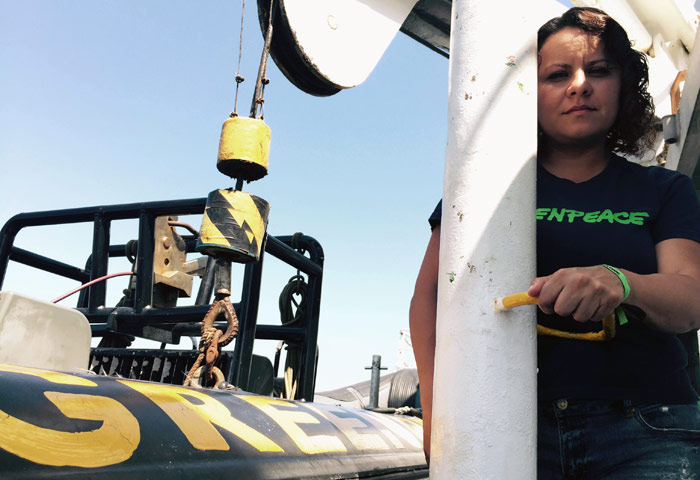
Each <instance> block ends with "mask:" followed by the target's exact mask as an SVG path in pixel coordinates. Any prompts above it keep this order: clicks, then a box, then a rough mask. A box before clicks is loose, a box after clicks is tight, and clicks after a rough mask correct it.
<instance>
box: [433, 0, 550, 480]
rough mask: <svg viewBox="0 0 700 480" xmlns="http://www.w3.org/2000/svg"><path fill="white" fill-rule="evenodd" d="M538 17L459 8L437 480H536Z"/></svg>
mask: <svg viewBox="0 0 700 480" xmlns="http://www.w3.org/2000/svg"><path fill="white" fill-rule="evenodd" d="M536 8H537V7H533V5H532V3H531V2H523V1H522V0H501V1H498V2H495V1H478V0H453V1H452V24H451V25H452V27H451V30H452V37H451V42H450V43H451V44H450V84H449V108H448V116H449V120H448V122H449V123H448V129H449V133H448V140H447V155H446V167H445V187H444V195H443V207H442V212H443V214H442V227H441V243H440V278H439V288H438V292H439V294H438V320H437V342H436V343H437V344H436V361H435V381H434V382H435V387H434V388H435V390H434V402H433V408H434V410H433V424H432V425H433V430H432V448H431V469H430V477H431V478H433V479H446V480H447V479H449V480H453V479H457V478H458V479H478V480H487V479H494V480H502V479H512V478H517V479H524V480H527V479H533V480H534V479H535V478H536V445H537V424H536V421H537V412H536V407H537V398H536V331H535V322H536V320H535V307H522V308H520V309H516V310H513V311H509V312H500V313H497V312H495V311H494V304H493V301H494V298H495V297H502V296H505V295H507V294H510V293H515V292H519V291H524V290H527V288H528V286H529V284H530V281H531V280H532V279H533V278H534V277H535V176H536V163H535V155H536V143H537V142H536V140H537V133H536V132H537V126H536V125H537V123H536V122H537V120H536V98H537V80H536V63H537V58H536V45H535V37H536V31H537V27H538V25H537V24H535V23H534V22H533V21H529V20H528V19H532V17H537V20H540V19H541V17H540V16H539V15H533V10H534V9H536Z"/></svg>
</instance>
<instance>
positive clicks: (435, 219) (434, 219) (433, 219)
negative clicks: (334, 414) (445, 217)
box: [428, 200, 442, 230]
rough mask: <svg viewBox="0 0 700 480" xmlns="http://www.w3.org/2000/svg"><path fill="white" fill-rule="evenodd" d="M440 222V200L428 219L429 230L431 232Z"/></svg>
mask: <svg viewBox="0 0 700 480" xmlns="http://www.w3.org/2000/svg"><path fill="white" fill-rule="evenodd" d="M441 220H442V200H440V201H439V202H438V204H437V206H436V207H435V210H433V213H431V214H430V217H428V223H430V230H433V229H434V228H435V227H437V226H438V225H440V221H441Z"/></svg>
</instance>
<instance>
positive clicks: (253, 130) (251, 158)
mask: <svg viewBox="0 0 700 480" xmlns="http://www.w3.org/2000/svg"><path fill="white" fill-rule="evenodd" d="M270 135H271V132H270V127H268V126H267V125H266V124H265V122H264V121H262V120H261V119H258V118H248V117H233V118H229V119H228V120H226V121H225V122H224V125H223V126H222V127H221V139H220V140H219V155H218V160H217V163H216V168H218V169H219V171H220V172H221V173H223V174H224V175H228V176H229V177H235V178H240V179H243V180H248V181H252V180H258V179H260V178H262V177H264V176H265V175H267V166H268V160H269V157H270Z"/></svg>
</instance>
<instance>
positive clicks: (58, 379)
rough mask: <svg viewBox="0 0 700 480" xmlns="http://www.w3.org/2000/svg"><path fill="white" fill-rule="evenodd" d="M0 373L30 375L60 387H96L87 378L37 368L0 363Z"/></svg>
mask: <svg viewBox="0 0 700 480" xmlns="http://www.w3.org/2000/svg"><path fill="white" fill-rule="evenodd" d="M0 371H1V372H9V373H21V374H23V375H31V376H33V377H39V378H43V379H44V380H48V381H49V382H51V383H58V384H60V385H77V386H80V387H96V386H97V384H96V383H95V382H93V381H92V380H88V379H87V378H83V377H78V376H77V375H70V374H68V373H61V372H52V371H51V370H41V369H38V368H29V367H20V366H19V365H6V364H4V363H0Z"/></svg>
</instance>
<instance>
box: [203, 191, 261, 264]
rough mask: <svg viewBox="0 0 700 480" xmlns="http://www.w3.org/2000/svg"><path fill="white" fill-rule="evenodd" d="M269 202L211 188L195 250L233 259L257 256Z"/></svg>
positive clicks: (237, 260) (238, 260) (254, 257)
mask: <svg viewBox="0 0 700 480" xmlns="http://www.w3.org/2000/svg"><path fill="white" fill-rule="evenodd" d="M269 213H270V204H269V203H267V202H266V201H265V200H263V199H262V198H260V197H256V196H255V195H251V194H250V193H246V192H241V191H238V190H232V189H228V190H214V191H213V192H211V193H210V194H209V196H208V197H207V206H206V209H205V210H204V218H203V219H202V228H200V230H199V240H198V241H197V247H196V249H197V251H198V252H202V253H204V254H206V255H211V256H214V257H223V258H227V259H229V260H231V261H233V262H238V263H248V262H255V261H257V260H258V259H259V258H260V251H261V249H262V244H263V240H264V238H265V230H266V228H267V217H268V214H269Z"/></svg>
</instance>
